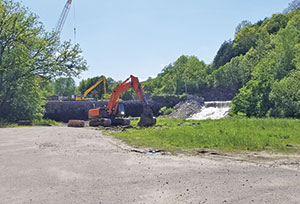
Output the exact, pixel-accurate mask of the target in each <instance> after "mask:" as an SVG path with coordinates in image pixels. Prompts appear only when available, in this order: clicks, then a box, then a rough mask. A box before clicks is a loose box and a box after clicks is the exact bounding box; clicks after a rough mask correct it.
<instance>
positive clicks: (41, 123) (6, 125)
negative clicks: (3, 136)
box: [0, 119, 62, 128]
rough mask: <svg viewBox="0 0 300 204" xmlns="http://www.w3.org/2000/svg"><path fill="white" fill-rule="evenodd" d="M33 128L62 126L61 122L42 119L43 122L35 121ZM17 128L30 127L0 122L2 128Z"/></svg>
mask: <svg viewBox="0 0 300 204" xmlns="http://www.w3.org/2000/svg"><path fill="white" fill-rule="evenodd" d="M33 124H34V125H33V126H53V125H60V124H62V123H61V122H56V121H54V120H49V119H41V120H34V121H33ZM15 127H28V126H19V125H18V124H17V123H11V122H6V121H0V128H15Z"/></svg>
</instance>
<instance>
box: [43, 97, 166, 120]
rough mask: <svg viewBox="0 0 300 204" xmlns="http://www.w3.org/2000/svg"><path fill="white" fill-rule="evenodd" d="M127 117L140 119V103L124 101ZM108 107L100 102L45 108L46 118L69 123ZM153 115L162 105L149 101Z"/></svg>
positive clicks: (65, 103)
mask: <svg viewBox="0 0 300 204" xmlns="http://www.w3.org/2000/svg"><path fill="white" fill-rule="evenodd" d="M120 103H121V104H124V107H125V114H126V116H132V117H139V116H140V115H141V113H142V112H143V105H142V103H141V102H140V101H122V102H120ZM104 105H107V102H99V101H49V102H48V103H47V104H46V106H45V108H46V112H45V115H44V117H45V118H48V119H52V120H56V121H62V122H68V121H69V120H87V119H88V110H89V109H92V108H97V107H100V106H104ZM149 105H150V106H151V108H152V110H153V113H154V115H155V116H157V115H158V112H159V109H160V108H161V105H160V104H159V103H156V102H154V101H152V100H150V101H149Z"/></svg>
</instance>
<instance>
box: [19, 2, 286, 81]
mask: <svg viewBox="0 0 300 204" xmlns="http://www.w3.org/2000/svg"><path fill="white" fill-rule="evenodd" d="M66 1H67V0H42V1H41V0H22V2H23V4H24V5H25V6H27V7H29V8H30V10H32V11H33V12H34V13H36V14H37V15H38V16H40V21H41V22H43V24H44V25H45V28H46V29H47V30H49V31H50V30H52V29H53V28H54V27H55V25H56V23H57V21H58V19H59V16H60V14H61V12H62V9H63V6H64V5H65V3H66ZM289 2H290V1H287V0H251V1H250V0H226V1H225V0H209V1H208V0H207V1H203V0H107V1H103V0H87V1H84V0H73V4H72V8H71V10H70V13H69V16H68V19H67V21H66V24H65V26H64V29H63V31H62V34H61V37H62V39H63V40H68V39H71V40H72V41H73V42H74V32H73V30H74V27H76V29H77V35H76V42H77V43H79V44H80V45H81V48H82V50H83V55H84V57H85V59H86V60H87V62H88V65H89V70H88V71H86V72H84V73H83V74H82V75H81V79H86V78H88V77H94V76H97V75H105V76H110V77H112V78H114V79H115V80H124V79H125V78H127V77H128V76H129V75H131V74H133V75H136V76H138V77H139V78H140V79H141V80H144V79H147V78H148V77H149V76H156V75H157V74H158V73H159V72H160V71H161V70H162V68H163V67H164V66H166V65H168V64H170V63H172V62H174V61H175V60H176V59H177V58H178V57H179V56H181V55H194V56H197V57H198V58H199V59H201V60H204V62H205V63H211V61H212V60H213V58H214V56H215V54H216V52H217V50H218V48H219V47H220V45H221V44H222V43H223V42H224V41H225V40H228V39H233V37H234V31H235V27H236V26H237V25H238V24H239V23H240V22H241V21H242V20H249V21H251V22H253V23H255V22H257V21H258V20H260V19H264V18H265V17H270V16H271V15H272V14H273V13H279V12H282V11H283V10H284V9H285V8H286V7H287V6H288V3H289ZM76 81H77V83H78V81H80V79H77V80H76Z"/></svg>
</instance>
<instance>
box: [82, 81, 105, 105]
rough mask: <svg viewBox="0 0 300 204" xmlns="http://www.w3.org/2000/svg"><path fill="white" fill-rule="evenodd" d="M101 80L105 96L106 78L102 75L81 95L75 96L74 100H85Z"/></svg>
mask: <svg viewBox="0 0 300 204" xmlns="http://www.w3.org/2000/svg"><path fill="white" fill-rule="evenodd" d="M102 81H103V85H104V97H105V98H106V78H105V77H102V78H101V79H100V80H99V81H97V82H96V83H95V84H94V85H93V86H91V87H90V88H88V89H87V90H86V91H85V92H84V94H83V96H82V97H76V101H85V100H86V96H87V95H88V94H89V93H90V92H91V91H92V90H93V89H94V88H96V87H97V86H98V85H99V84H100V83H101V82H102Z"/></svg>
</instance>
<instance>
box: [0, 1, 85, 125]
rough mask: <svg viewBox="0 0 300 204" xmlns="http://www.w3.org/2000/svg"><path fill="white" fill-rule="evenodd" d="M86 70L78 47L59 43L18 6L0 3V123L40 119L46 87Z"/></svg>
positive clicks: (17, 4)
mask: <svg viewBox="0 0 300 204" xmlns="http://www.w3.org/2000/svg"><path fill="white" fill-rule="evenodd" d="M86 68H87V67H86V62H85V60H84V59H83V58H82V56H81V51H80V49H79V46H78V45H75V46H72V45H71V43H70V42H64V43H61V42H60V40H59V38H58V37H57V35H56V34H55V33H48V32H46V31H45V30H44V28H43V25H42V24H41V23H40V22H39V19H38V17H37V16H36V15H34V14H33V13H31V12H30V11H29V10H28V9H27V8H24V7H22V6H21V5H20V3H18V2H14V1H10V0H0V119H4V120H10V121H15V120H18V119H34V118H40V117H41V116H42V111H43V108H42V105H43V104H44V103H45V94H46V93H47V92H48V91H47V88H46V87H47V86H45V84H49V83H50V79H51V78H55V77H59V76H64V75H65V76H70V77H71V76H77V75H79V74H80V72H81V71H82V70H85V69H86Z"/></svg>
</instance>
